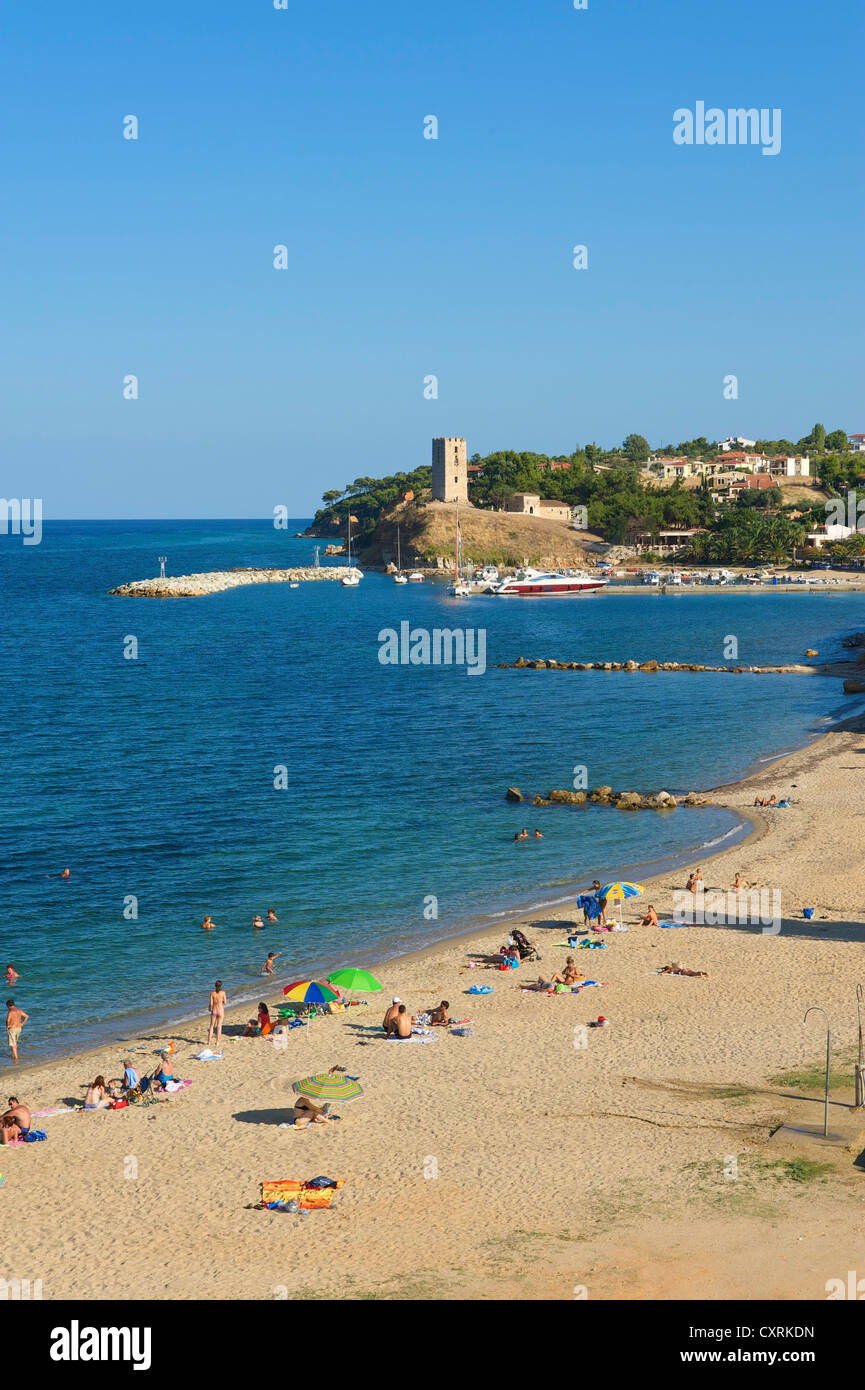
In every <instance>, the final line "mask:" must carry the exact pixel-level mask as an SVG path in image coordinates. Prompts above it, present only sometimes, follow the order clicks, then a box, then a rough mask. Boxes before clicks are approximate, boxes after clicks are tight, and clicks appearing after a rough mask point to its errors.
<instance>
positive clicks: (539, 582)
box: [493, 566, 607, 598]
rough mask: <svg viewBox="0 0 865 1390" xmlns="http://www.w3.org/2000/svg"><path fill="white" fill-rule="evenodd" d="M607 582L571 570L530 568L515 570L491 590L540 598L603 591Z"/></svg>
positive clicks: (498, 592) (495, 592)
mask: <svg viewBox="0 0 865 1390" xmlns="http://www.w3.org/2000/svg"><path fill="white" fill-rule="evenodd" d="M606 587H607V580H606V579H602V578H601V577H600V575H596V574H586V572H585V571H584V570H573V571H572V572H571V573H570V574H560V573H558V572H557V571H555V570H536V569H532V568H531V566H529V567H527V568H526V569H522V570H517V572H516V574H514V575H512V576H511V577H510V579H505V580H504V581H503V582H502V583H501V584H498V585H496V587H495V588H494V589H493V593H494V594H503V595H505V596H506V597H507V596H508V595H510V594H518V595H519V596H520V597H531V598H540V597H542V596H543V595H545V594H585V593H590V592H591V591H592V590H593V589H605V588H606Z"/></svg>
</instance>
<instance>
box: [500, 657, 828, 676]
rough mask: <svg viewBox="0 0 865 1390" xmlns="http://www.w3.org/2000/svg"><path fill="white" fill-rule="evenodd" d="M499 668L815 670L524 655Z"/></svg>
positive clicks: (772, 672)
mask: <svg viewBox="0 0 865 1390" xmlns="http://www.w3.org/2000/svg"><path fill="white" fill-rule="evenodd" d="M498 669H499V670H502V671H650V672H653V671H732V672H735V673H737V674H739V675H741V674H742V673H743V672H752V673H753V674H755V675H780V676H786V675H809V676H813V675H814V674H815V672H816V671H817V669H818V668H817V667H816V666H804V665H800V664H790V665H788V666H733V665H727V666H698V665H697V664H696V663H694V662H685V661H547V660H541V661H527V660H526V658H525V657H524V656H520V657H517V659H516V661H512V662H506V661H500V662H499V663H498Z"/></svg>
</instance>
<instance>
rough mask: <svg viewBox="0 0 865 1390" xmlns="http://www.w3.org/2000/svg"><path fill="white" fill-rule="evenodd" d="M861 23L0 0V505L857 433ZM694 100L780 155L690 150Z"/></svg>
mask: <svg viewBox="0 0 865 1390" xmlns="http://www.w3.org/2000/svg"><path fill="white" fill-rule="evenodd" d="M862 14H863V11H862V6H861V4H859V3H858V0H834V3H832V0H829V3H824V4H823V5H817V4H814V3H812V2H811V0H809V3H804V0H783V3H782V2H781V0H760V3H759V4H755V3H754V0H726V3H724V4H717V5H713V6H706V5H701V4H698V3H695V0H657V3H651V2H650V0H589V7H588V9H587V10H585V11H575V10H574V8H573V0H533V2H532V3H528V0H527V3H517V0H437V3H418V4H409V3H407V0H399V3H397V0H377V2H376V0H370V2H368V3H366V4H360V3H356V2H355V3H352V2H350V0H329V3H326V4H323V3H320V4H316V5H310V4H308V3H306V2H305V0H289V8H288V10H287V11H277V10H274V8H273V0H148V4H147V5H138V6H131V5H130V6H127V5H123V4H116V5H109V4H108V3H107V0H100V3H98V4H97V3H93V0H89V3H88V0H80V3H77V4H75V5H70V4H68V3H62V2H61V0H43V2H42V3H40V4H38V5H34V4H30V5H25V4H23V3H19V4H17V5H7V6H6V7H5V10H4V12H3V15H2V19H0V54H2V56H0V78H2V80H0V122H2V130H0V186H2V194H3V197H2V206H3V216H2V219H0V256H2V264H3V271H4V273H3V277H2V279H3V284H2V289H0V314H2V321H3V325H4V327H3V331H2V336H0V419H2V432H3V454H2V457H3V478H2V487H0V491H2V492H3V493H4V494H5V495H7V496H41V497H42V498H43V499H44V510H45V515H46V517H48V518H60V517H172V516H175V517H183V516H187V517H192V516H211V517H227V516H265V515H269V514H270V513H271V512H272V509H273V507H274V506H275V505H277V504H281V503H284V504H286V505H287V506H288V507H289V511H290V512H291V513H292V514H293V515H298V516H301V515H307V514H310V513H311V511H312V510H313V508H314V507H315V505H316V504H317V502H318V499H319V498H320V495H321V493H322V491H324V490H325V489H327V488H331V487H338V486H342V485H344V484H345V483H348V482H350V481H351V480H352V479H353V478H355V477H357V476H360V475H364V474H372V475H381V474H384V473H389V472H392V471H394V470H396V469H399V468H405V469H408V468H412V467H415V466H416V465H417V464H419V463H425V462H428V460H429V451H430V439H431V437H432V436H433V435H435V434H464V435H465V436H466V437H467V439H468V445H469V451H470V452H475V451H478V452H480V453H486V452H489V451H490V450H493V449H499V448H517V449H538V450H542V451H545V452H553V451H558V450H570V449H571V448H573V447H574V446H575V445H576V444H577V443H578V442H579V443H585V442H587V441H590V440H596V441H598V442H599V443H603V444H612V443H614V442H618V441H620V440H621V439H622V438H623V437H624V436H625V435H626V434H627V433H629V432H630V431H632V430H635V431H638V432H640V433H642V434H645V435H646V436H647V437H648V438H649V440H650V441H651V442H652V443H664V442H668V441H672V442H675V441H677V440H679V439H684V438H687V437H690V436H692V435H696V434H706V435H708V436H709V437H710V438H712V437H716V438H717V437H721V436H724V435H727V434H736V433H742V434H745V435H747V436H750V437H752V438H757V437H777V436H778V435H779V434H787V435H789V436H791V437H792V438H793V439H796V438H798V437H799V436H800V435H802V434H805V433H807V431H808V430H809V429H810V427H811V425H812V424H813V423H814V421H815V420H817V419H819V420H821V421H822V422H823V423H824V424H825V425H826V426H827V428H829V429H832V428H836V427H839V426H840V427H841V428H844V429H847V430H848V431H853V430H860V431H861V430H865V402H863V401H862V390H861V386H862V366H863V352H862V317H863V315H862V310H863V296H862V288H863V274H862V254H861V243H862V230H861V229H862V212H863V198H862V192H863V175H862V167H863V165H862V157H863V138H862V130H863V123H862V114H861V97H860V92H861V67H860V55H861V45H862V38H863V19H862ZM698 100H702V101H705V103H706V105H707V106H719V107H721V108H727V107H739V106H744V107H751V106H755V107H758V108H759V107H769V108H774V107H780V108H781V110H782V113H783V116H782V149H781V152H780V154H778V155H777V156H776V157H766V156H763V155H762V154H761V151H760V149H759V148H752V147H736V146H727V147H714V148H710V147H707V146H703V147H698V146H692V147H680V146H677V145H675V144H674V143H673V139H672V131H673V112H674V110H676V109H677V108H679V107H690V108H691V109H693V108H694V105H695V103H696V102H697V101H698ZM129 114H134V115H136V116H137V117H138V119H139V122H140V132H139V139H138V140H137V141H127V140H124V139H123V138H122V121H123V117H124V116H126V115H129ZM429 114H433V115H435V116H436V117H437V118H438V121H439V138H438V140H437V141H432V140H425V139H424V138H423V119H424V117H425V116H427V115H429ZM577 243H582V244H585V245H587V246H588V249H589V267H588V269H587V270H585V271H577V270H575V269H574V268H573V266H572V247H573V246H574V245H575V244H577ZM277 244H284V245H286V246H287V247H288V250H289V268H288V269H287V270H285V271H276V270H274V269H273V247H274V246H275V245H277ZM128 373H134V374H136V375H137V376H138V378H139V381H140V397H139V399H138V400H137V401H126V400H124V399H123V395H122V383H123V378H124V376H126V374H128ZM728 373H734V374H735V375H736V376H737V377H738V382H739V399H738V400H736V401H729V400H725V399H724V397H723V378H724V376H725V375H726V374H728ZM428 374H435V375H436V376H437V377H438V381H439V397H438V400H426V399H424V394H423V381H424V377H425V376H427V375H428Z"/></svg>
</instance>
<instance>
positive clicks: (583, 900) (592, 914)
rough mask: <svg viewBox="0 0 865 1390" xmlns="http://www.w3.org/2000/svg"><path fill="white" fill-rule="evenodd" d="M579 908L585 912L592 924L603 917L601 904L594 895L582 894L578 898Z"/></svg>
mask: <svg viewBox="0 0 865 1390" xmlns="http://www.w3.org/2000/svg"><path fill="white" fill-rule="evenodd" d="M577 907H578V908H581V909H582V911H583V912H585V914H586V916H587V917H588V919H589V921H590V922H594V921H595V920H596V918H598V917H600V915H601V904H600V903H599V902H598V899H597V898H596V897H595V895H594V893H581V894H580V896H579V897H578V898H577Z"/></svg>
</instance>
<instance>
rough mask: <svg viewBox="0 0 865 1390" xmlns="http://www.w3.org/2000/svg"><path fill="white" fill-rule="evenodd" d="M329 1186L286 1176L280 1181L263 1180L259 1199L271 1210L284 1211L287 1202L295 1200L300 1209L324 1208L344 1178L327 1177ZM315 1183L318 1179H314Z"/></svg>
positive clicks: (316, 1209) (327, 1205) (343, 1183)
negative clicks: (297, 1180)
mask: <svg viewBox="0 0 865 1390" xmlns="http://www.w3.org/2000/svg"><path fill="white" fill-rule="evenodd" d="M326 1181H328V1182H329V1183H331V1184H332V1186H330V1187H320V1186H313V1185H312V1184H310V1183H305V1182H296V1181H295V1180H294V1179H293V1178H286V1179H284V1180H283V1181H280V1182H263V1183H262V1184H261V1200H262V1202H263V1204H264V1205H265V1206H266V1207H268V1208H269V1209H270V1210H271V1211H285V1209H286V1206H287V1204H288V1203H289V1202H297V1206H298V1209H299V1210H300V1211H322V1210H326V1209H327V1208H328V1207H329V1206H330V1204H331V1201H332V1200H333V1194H334V1192H336V1191H338V1189H339V1188H340V1187H344V1186H345V1178H328V1179H327V1180H326ZM314 1182H315V1183H318V1182H320V1179H314Z"/></svg>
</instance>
